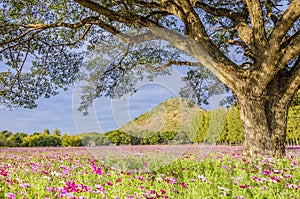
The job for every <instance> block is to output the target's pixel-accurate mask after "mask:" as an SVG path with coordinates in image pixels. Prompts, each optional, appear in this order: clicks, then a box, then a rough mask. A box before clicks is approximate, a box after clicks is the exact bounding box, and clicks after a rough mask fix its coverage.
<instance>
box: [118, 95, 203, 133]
mask: <svg viewBox="0 0 300 199" xmlns="http://www.w3.org/2000/svg"><path fill="white" fill-rule="evenodd" d="M200 111H204V110H203V109H200V108H199V107H198V106H197V105H196V104H194V103H192V102H191V101H190V100H188V99H183V98H171V99H168V100H166V101H164V102H162V103H160V104H158V105H157V106H156V107H154V108H153V109H151V110H150V111H148V112H146V113H144V114H142V115H140V116H139V117H137V118H135V119H134V120H132V121H130V122H129V123H127V124H126V125H124V126H122V127H121V128H120V129H119V130H120V131H123V132H141V131H151V132H179V131H188V130H189V129H190V128H191V124H192V118H194V117H196V116H197V114H198V113H199V112H200Z"/></svg>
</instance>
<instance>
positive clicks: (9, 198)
mask: <svg viewBox="0 0 300 199" xmlns="http://www.w3.org/2000/svg"><path fill="white" fill-rule="evenodd" d="M5 196H6V197H7V198H8V199H14V198H16V197H17V196H16V195H15V194H13V193H6V194H5Z"/></svg>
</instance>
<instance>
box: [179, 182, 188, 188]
mask: <svg viewBox="0 0 300 199" xmlns="http://www.w3.org/2000/svg"><path fill="white" fill-rule="evenodd" d="M180 186H182V187H183V188H185V189H187V188H188V185H187V184H186V183H184V182H181V183H180Z"/></svg>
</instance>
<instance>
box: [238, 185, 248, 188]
mask: <svg viewBox="0 0 300 199" xmlns="http://www.w3.org/2000/svg"><path fill="white" fill-rule="evenodd" d="M240 188H242V189H247V188H249V186H248V185H240Z"/></svg>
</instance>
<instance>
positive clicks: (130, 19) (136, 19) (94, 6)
mask: <svg viewBox="0 0 300 199" xmlns="http://www.w3.org/2000/svg"><path fill="white" fill-rule="evenodd" d="M74 1H75V2H77V3H79V4H80V5H82V6H84V7H86V8H89V9H91V10H93V11H95V12H97V13H99V14H101V15H103V16H105V17H106V18H108V19H109V20H110V21H115V22H120V23H129V24H132V25H135V26H137V27H140V26H146V27H159V24H158V23H156V22H154V21H152V20H150V19H148V18H146V17H143V16H139V15H136V14H133V13H122V14H121V13H119V12H116V11H113V10H110V9H108V8H105V7H103V6H102V5H100V4H98V3H95V2H93V1H91V0H74Z"/></svg>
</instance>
